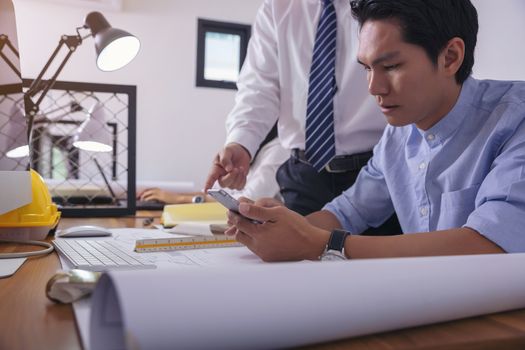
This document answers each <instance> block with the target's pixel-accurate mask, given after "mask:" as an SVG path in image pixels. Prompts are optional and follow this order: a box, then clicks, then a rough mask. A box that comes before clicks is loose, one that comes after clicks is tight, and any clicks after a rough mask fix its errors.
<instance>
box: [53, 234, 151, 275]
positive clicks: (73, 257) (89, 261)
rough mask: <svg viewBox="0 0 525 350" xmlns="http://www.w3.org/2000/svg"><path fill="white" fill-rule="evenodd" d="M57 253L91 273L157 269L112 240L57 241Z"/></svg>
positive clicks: (76, 266) (55, 244)
mask: <svg viewBox="0 0 525 350" xmlns="http://www.w3.org/2000/svg"><path fill="white" fill-rule="evenodd" d="M53 245H54V246H55V248H56V249H57V251H58V252H59V253H60V254H61V255H62V256H63V257H64V258H66V259H67V260H68V261H69V262H70V263H71V264H72V265H73V267H74V268H75V269H82V270H89V271H107V270H137V269H155V268H156V267H157V266H155V264H153V263H151V262H148V261H144V260H141V259H140V258H137V257H135V256H133V255H131V254H129V253H127V252H125V251H124V250H122V248H120V247H119V246H118V244H117V243H115V242H114V241H111V240H81V239H67V238H64V239H57V240H54V241H53Z"/></svg>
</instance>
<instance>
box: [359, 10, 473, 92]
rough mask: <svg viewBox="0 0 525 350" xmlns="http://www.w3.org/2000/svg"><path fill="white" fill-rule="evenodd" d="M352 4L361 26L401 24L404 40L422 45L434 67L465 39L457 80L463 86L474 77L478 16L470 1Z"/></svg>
mask: <svg viewBox="0 0 525 350" xmlns="http://www.w3.org/2000/svg"><path fill="white" fill-rule="evenodd" d="M350 5H351V7H352V15H353V16H354V18H356V19H357V21H358V22H359V25H360V26H361V27H362V26H363V24H364V23H365V22H366V21H368V20H383V19H392V20H394V21H397V22H398V23H399V25H400V26H401V31H402V36H403V40H404V41H405V42H407V43H410V44H414V45H418V46H421V47H422V48H423V49H424V50H425V51H426V53H427V55H428V57H429V58H430V59H431V61H432V62H433V63H434V64H437V58H438V56H439V53H440V52H441V51H442V50H443V49H444V48H445V46H446V44H447V43H448V42H449V40H450V39H452V38H454V37H459V38H461V39H463V41H464V42H465V57H464V60H463V64H462V65H461V67H460V68H459V70H458V71H457V73H456V81H457V82H458V83H459V84H461V83H463V82H464V81H465V80H466V79H467V78H468V77H469V75H470V74H472V66H473V65H474V48H475V47H476V40H477V34H478V14H477V11H476V8H475V7H474V6H473V5H472V3H471V2H470V0H356V1H350Z"/></svg>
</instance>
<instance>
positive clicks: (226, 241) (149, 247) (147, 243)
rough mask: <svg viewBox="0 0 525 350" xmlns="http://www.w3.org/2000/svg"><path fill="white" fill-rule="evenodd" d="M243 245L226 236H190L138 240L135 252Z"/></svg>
mask: <svg viewBox="0 0 525 350" xmlns="http://www.w3.org/2000/svg"><path fill="white" fill-rule="evenodd" d="M240 246H242V244H241V243H239V242H237V241H236V240H235V239H233V238H231V237H229V236H226V235H214V236H188V237H177V238H152V239H138V240H137V241H136V242H135V251H136V252H138V253H143V252H160V251H168V250H183V249H199V248H201V249H202V248H223V247H240Z"/></svg>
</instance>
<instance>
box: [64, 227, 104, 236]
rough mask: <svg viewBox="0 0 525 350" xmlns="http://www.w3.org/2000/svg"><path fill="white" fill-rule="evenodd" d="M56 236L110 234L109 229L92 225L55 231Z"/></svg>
mask: <svg viewBox="0 0 525 350" xmlns="http://www.w3.org/2000/svg"><path fill="white" fill-rule="evenodd" d="M57 235H58V237H64V238H67V237H103V236H111V231H110V230H109V229H107V228H105V227H101V226H94V225H82V226H73V227H70V228H67V229H65V230H60V232H58V233H57Z"/></svg>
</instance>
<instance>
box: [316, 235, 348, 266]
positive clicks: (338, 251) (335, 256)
mask: <svg viewBox="0 0 525 350" xmlns="http://www.w3.org/2000/svg"><path fill="white" fill-rule="evenodd" d="M349 234H350V232H347V231H343V230H333V231H332V233H331V234H330V239H329V240H328V244H327V245H326V248H325V250H324V252H323V254H321V256H320V257H319V260H321V261H334V260H347V259H348V258H347V257H346V255H345V240H346V236H348V235H349Z"/></svg>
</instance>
